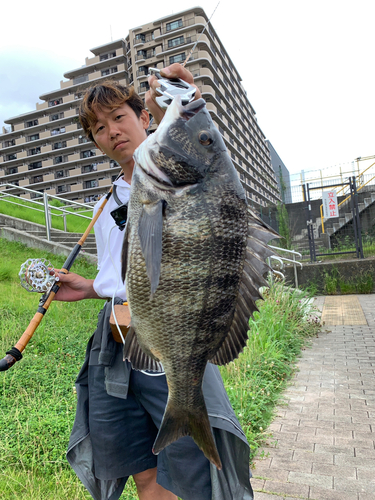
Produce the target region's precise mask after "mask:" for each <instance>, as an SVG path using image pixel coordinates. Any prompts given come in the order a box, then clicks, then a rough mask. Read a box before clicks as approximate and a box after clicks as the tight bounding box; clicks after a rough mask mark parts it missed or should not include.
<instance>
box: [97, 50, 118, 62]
mask: <svg viewBox="0 0 375 500" xmlns="http://www.w3.org/2000/svg"><path fill="white" fill-rule="evenodd" d="M111 57H116V52H109V53H108V54H102V55H101V56H100V60H101V61H106V60H107V59H110V58H111Z"/></svg>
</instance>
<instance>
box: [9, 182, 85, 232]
mask: <svg viewBox="0 0 375 500" xmlns="http://www.w3.org/2000/svg"><path fill="white" fill-rule="evenodd" d="M3 186H6V187H7V188H14V189H18V190H19V189H20V188H17V187H16V186H14V184H8V183H5V184H0V200H1V201H5V202H7V203H9V204H11V205H17V206H20V207H23V208H24V207H25V204H24V203H19V201H20V200H23V201H26V202H27V203H28V204H29V206H28V207H27V208H28V209H30V210H35V211H36V212H42V213H44V220H45V225H46V233H47V240H48V241H51V229H52V217H62V219H63V222H64V231H65V232H67V221H66V216H67V215H74V216H77V217H81V218H83V219H88V220H91V218H92V217H91V212H92V208H93V205H90V204H88V203H78V202H76V201H72V200H66V199H65V198H61V197H59V196H54V195H51V194H48V193H40V192H39V191H35V190H33V189H28V188H25V187H22V188H21V189H22V191H27V192H29V193H30V194H33V195H37V197H36V198H34V199H28V198H22V196H19V195H15V194H12V193H10V192H9V189H7V190H2V189H1V188H2V187H3ZM9 198H11V199H9ZM49 199H54V200H58V201H60V202H62V203H64V206H63V207H56V206H53V205H50V204H49V202H48V201H49ZM39 200H40V201H39ZM31 205H34V206H31ZM72 209H78V210H79V209H82V210H80V211H76V210H74V211H72ZM52 210H53V211H57V212H60V213H53V212H52ZM87 212H89V213H90V215H85V213H87Z"/></svg>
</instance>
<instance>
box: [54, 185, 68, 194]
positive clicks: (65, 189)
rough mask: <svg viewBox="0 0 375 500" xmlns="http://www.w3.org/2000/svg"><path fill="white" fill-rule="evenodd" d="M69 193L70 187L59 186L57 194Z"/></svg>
mask: <svg viewBox="0 0 375 500" xmlns="http://www.w3.org/2000/svg"><path fill="white" fill-rule="evenodd" d="M67 191H68V186H65V185H63V186H57V192H58V193H66V192H67Z"/></svg>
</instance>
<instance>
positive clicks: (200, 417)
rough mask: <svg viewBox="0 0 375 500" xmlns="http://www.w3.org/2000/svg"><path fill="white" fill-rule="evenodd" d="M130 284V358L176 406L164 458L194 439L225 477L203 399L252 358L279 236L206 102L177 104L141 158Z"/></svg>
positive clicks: (157, 446)
mask: <svg viewBox="0 0 375 500" xmlns="http://www.w3.org/2000/svg"><path fill="white" fill-rule="evenodd" d="M134 159H135V169H134V173H133V178H132V187H131V196H130V202H129V210H128V223H127V227H126V232H125V238H124V247H123V256H122V259H123V261H122V264H123V278H125V273H126V290H127V297H128V302H129V308H130V312H131V318H132V319H131V324H132V329H131V330H130V332H129V334H128V337H127V338H126V342H125V347H124V355H125V357H126V358H127V359H129V360H130V361H131V363H132V366H133V368H135V369H138V370H140V369H149V370H158V369H160V368H161V364H162V367H163V368H164V370H165V374H166V378H167V382H168V388H169V396H168V402H167V406H166V410H165V413H164V417H163V421H162V424H161V427H160V429H159V433H158V435H157V438H156V441H155V443H154V448H153V451H154V453H156V454H157V453H159V452H160V451H161V450H162V449H163V448H165V447H166V446H167V445H168V444H170V443H172V442H174V441H176V440H177V439H178V438H180V437H182V436H186V435H190V436H192V437H193V439H194V441H195V442H196V443H197V445H198V446H199V447H200V448H201V449H202V451H203V453H204V454H205V456H206V457H207V458H208V459H209V460H210V461H211V462H212V463H214V464H215V465H216V466H217V467H218V468H221V461H220V457H219V455H218V452H217V449H216V446H215V443H214V440H213V436H212V432H211V428H210V424H209V420H208V415H207V410H206V406H205V402H204V398H203V393H202V379H203V374H204V371H205V368H206V365H207V363H208V362H209V361H210V362H212V363H216V364H218V365H222V364H225V363H228V362H230V361H232V360H233V359H235V358H237V357H238V355H239V353H240V352H241V351H242V350H243V348H244V346H245V344H246V340H247V333H248V329H249V324H248V320H249V317H250V315H251V314H252V313H253V312H254V311H255V310H256V309H257V308H256V305H255V302H256V300H258V299H259V298H260V294H259V291H258V290H259V287H260V286H261V285H265V284H266V282H265V280H264V278H263V275H264V273H265V272H266V270H267V266H266V264H265V262H264V260H265V258H266V257H267V256H269V255H271V254H272V253H273V252H271V249H269V248H268V247H267V245H266V243H267V242H268V241H269V240H270V239H272V238H274V237H275V236H276V233H274V232H273V231H272V230H270V229H269V228H268V227H267V226H265V225H264V224H263V222H262V221H261V220H260V219H259V218H258V217H257V216H256V215H255V214H253V213H252V212H250V210H249V208H248V207H247V204H246V199H245V193H244V190H243V188H242V186H241V183H240V181H239V178H238V174H237V172H236V170H235V168H234V166H233V164H232V162H231V160H230V158H229V155H228V153H227V150H226V147H225V144H224V141H223V139H222V137H221V135H220V133H219V131H218V130H217V129H216V127H215V125H214V123H213V121H212V119H211V117H210V114H209V113H208V111H207V110H206V105H205V101H204V100H203V99H199V100H197V101H194V102H192V103H190V104H188V105H186V106H182V105H181V102H180V101H179V99H178V98H176V99H175V100H174V101H173V102H172V104H171V105H170V106H169V108H168V110H167V112H166V115H165V117H164V118H163V120H162V122H161V124H160V125H159V128H158V129H157V131H156V132H155V133H154V134H153V135H151V136H150V137H148V139H147V140H146V141H145V142H143V143H142V144H141V146H140V147H139V148H138V149H137V150H136V152H135V155H134Z"/></svg>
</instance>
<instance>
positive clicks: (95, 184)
mask: <svg viewBox="0 0 375 500" xmlns="http://www.w3.org/2000/svg"><path fill="white" fill-rule="evenodd" d="M83 184H84V187H85V189H90V188H95V187H98V186H99V181H97V180H96V179H93V180H91V181H85V182H84V183H83Z"/></svg>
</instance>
